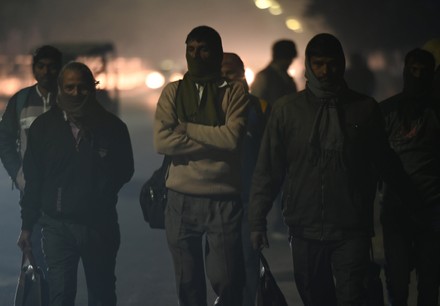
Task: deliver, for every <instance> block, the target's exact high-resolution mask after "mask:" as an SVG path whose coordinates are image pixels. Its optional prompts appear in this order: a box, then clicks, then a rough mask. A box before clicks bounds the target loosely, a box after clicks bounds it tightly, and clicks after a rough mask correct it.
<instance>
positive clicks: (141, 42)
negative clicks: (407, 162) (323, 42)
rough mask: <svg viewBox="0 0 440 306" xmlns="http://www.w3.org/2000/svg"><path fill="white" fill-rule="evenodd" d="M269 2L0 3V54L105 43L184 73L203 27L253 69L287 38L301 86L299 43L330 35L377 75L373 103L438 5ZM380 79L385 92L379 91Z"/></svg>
mask: <svg viewBox="0 0 440 306" xmlns="http://www.w3.org/2000/svg"><path fill="white" fill-rule="evenodd" d="M255 2H261V1H260V0H255ZM276 2H277V3H278V4H279V7H280V8H281V9H282V12H281V13H280V12H278V13H280V14H279V15H272V14H271V13H270V12H269V9H264V10H262V9H258V8H257V7H256V5H255V3H254V1H253V0H222V1H218V0H126V1H122V0H107V1H103V0H76V1H66V0H58V1H57V0H2V1H1V4H0V54H27V53H29V50H31V49H33V48H35V46H38V45H41V44H47V43H54V42H57V43H59V42H85V41H86V42H107V41H108V42H113V43H114V44H115V45H116V49H117V52H118V55H119V56H121V57H125V58H134V57H135V58H139V59H141V62H140V63H142V64H143V65H146V66H148V67H149V68H151V69H160V66H161V63H163V61H165V60H167V61H168V62H170V61H171V63H173V69H179V70H180V71H182V70H183V71H184V70H185V69H186V64H185V61H184V50H185V45H184V41H185V37H186V35H187V34H188V32H189V31H190V30H191V29H192V28H194V27H195V26H198V25H202V24H205V25H209V26H212V27H214V28H215V29H216V30H218V32H219V33H220V35H221V36H222V39H223V44H224V50H225V51H229V52H236V53H238V54H239V55H240V56H241V57H242V58H243V60H244V62H245V65H246V66H248V67H250V68H251V69H252V70H253V71H254V72H257V71H258V70H260V69H261V68H263V67H264V66H265V65H266V64H267V62H268V61H269V60H270V47H271V44H272V43H273V41H275V40H276V39H280V38H290V39H293V40H294V41H295V42H296V43H297V47H298V50H299V56H300V57H299V58H298V59H297V60H296V61H295V63H294V67H296V68H297V69H295V70H296V72H297V74H296V75H295V79H296V80H297V82H299V87H300V88H302V85H303V84H302V82H303V79H302V78H303V71H302V68H301V67H303V60H304V59H303V53H304V48H305V45H306V44H307V42H308V40H310V38H311V37H312V36H313V35H315V34H317V33H319V32H330V33H333V34H335V35H336V36H337V37H338V38H340V40H341V42H342V44H343V46H344V49H345V53H346V55H347V58H348V55H349V54H351V53H353V52H357V53H360V54H361V55H362V56H364V57H365V58H366V59H367V60H368V64H369V67H370V68H371V69H374V71H375V73H376V74H378V75H379V79H378V80H379V83H380V85H379V88H378V89H377V90H376V98H380V99H382V98H385V96H386V95H390V94H392V93H394V91H396V90H397V89H400V88H399V79H400V78H401V67H402V65H401V64H402V63H401V62H402V58H403V55H404V54H405V53H406V52H407V51H409V50H410V49H412V48H414V47H418V46H421V45H422V44H423V43H425V42H426V41H427V40H429V39H430V38H433V37H439V36H440V33H439V32H440V18H439V16H440V1H439V0H358V1H353V0H336V1H329V0H278V1H276ZM289 17H290V18H295V19H296V20H298V21H299V22H300V23H301V27H302V30H301V31H297V32H295V31H292V30H289V29H288V28H287V27H286V24H285V21H286V19H287V18H289ZM383 74H386V75H385V76H383ZM392 79H393V80H392ZM384 82H386V83H388V84H389V86H391V87H392V88H393V89H390V90H388V91H387V90H386V89H384V88H381V87H380V86H382V87H383V86H385V85H383V83H384Z"/></svg>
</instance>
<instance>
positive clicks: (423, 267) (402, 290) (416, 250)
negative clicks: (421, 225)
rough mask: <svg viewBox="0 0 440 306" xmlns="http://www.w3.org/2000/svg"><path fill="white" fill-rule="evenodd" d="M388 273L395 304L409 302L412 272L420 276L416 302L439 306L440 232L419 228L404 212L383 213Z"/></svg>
mask: <svg viewBox="0 0 440 306" xmlns="http://www.w3.org/2000/svg"><path fill="white" fill-rule="evenodd" d="M381 219H382V229H383V239H384V251H385V275H386V284H387V290H388V297H389V300H390V303H391V305H392V306H407V305H408V286H409V282H410V274H411V271H412V270H413V269H414V268H415V270H416V275H417V293H418V294H417V305H419V306H437V305H438V294H439V273H440V233H435V232H433V231H430V230H427V229H425V230H421V229H417V228H416V227H415V226H412V225H411V224H412V222H411V221H410V220H409V219H408V218H407V217H406V216H405V215H403V214H401V213H398V212H396V211H394V212H392V213H391V212H386V211H383V212H382V216H381Z"/></svg>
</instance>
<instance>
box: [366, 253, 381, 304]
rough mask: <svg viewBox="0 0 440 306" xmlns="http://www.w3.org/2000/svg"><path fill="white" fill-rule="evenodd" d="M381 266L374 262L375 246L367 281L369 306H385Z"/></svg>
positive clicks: (371, 254)
mask: <svg viewBox="0 0 440 306" xmlns="http://www.w3.org/2000/svg"><path fill="white" fill-rule="evenodd" d="M380 269H381V267H380V265H379V264H378V263H376V262H375V261H374V254H373V246H372V245H371V247H370V262H369V265H368V271H367V277H366V280H365V287H366V294H367V303H366V305H367V306H384V305H385V300H384V296H383V285H382V280H381V278H380Z"/></svg>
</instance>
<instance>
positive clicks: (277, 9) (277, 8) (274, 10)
mask: <svg viewBox="0 0 440 306" xmlns="http://www.w3.org/2000/svg"><path fill="white" fill-rule="evenodd" d="M269 12H270V13H271V14H272V15H275V16H278V15H281V14H282V13H283V9H282V8H281V5H280V4H279V3H278V2H276V1H273V2H272V5H271V6H270V8H269Z"/></svg>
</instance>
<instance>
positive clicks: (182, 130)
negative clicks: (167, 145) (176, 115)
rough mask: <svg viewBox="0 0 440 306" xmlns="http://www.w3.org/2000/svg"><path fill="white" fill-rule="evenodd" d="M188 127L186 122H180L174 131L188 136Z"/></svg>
mask: <svg viewBox="0 0 440 306" xmlns="http://www.w3.org/2000/svg"><path fill="white" fill-rule="evenodd" d="M186 125H187V124H186V122H180V123H179V125H178V126H176V128H175V129H174V132H175V133H177V134H186Z"/></svg>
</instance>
